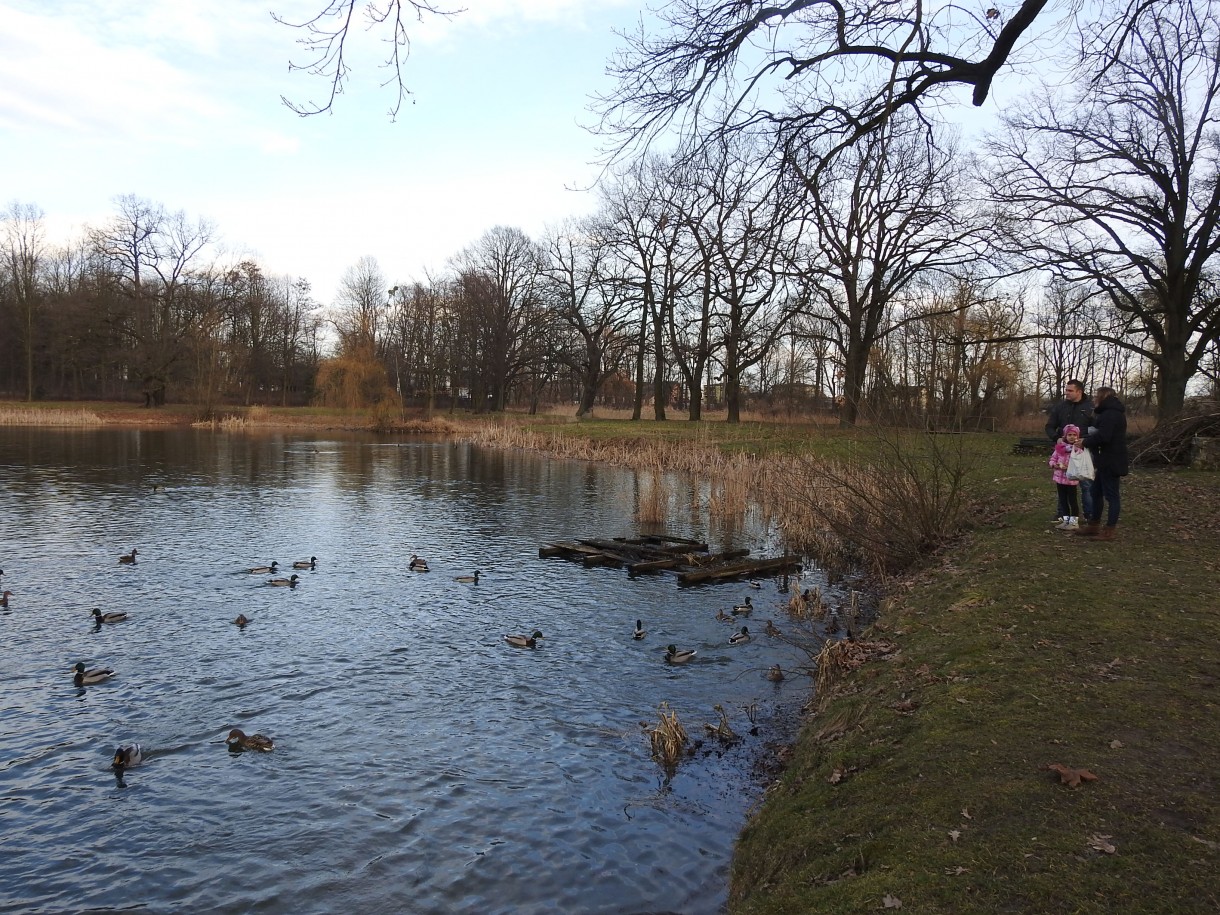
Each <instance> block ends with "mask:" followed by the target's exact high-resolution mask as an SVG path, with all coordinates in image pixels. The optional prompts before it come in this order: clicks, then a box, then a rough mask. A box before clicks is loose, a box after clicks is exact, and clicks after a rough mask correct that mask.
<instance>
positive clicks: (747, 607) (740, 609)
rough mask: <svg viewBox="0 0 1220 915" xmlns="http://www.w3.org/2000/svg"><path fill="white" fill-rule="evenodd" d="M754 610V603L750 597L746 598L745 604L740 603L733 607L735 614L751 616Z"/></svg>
mask: <svg viewBox="0 0 1220 915" xmlns="http://www.w3.org/2000/svg"><path fill="white" fill-rule="evenodd" d="M753 612H754V604H753V603H751V601H750V598H749V597H747V598H746V602H745V603H744V604H738V605H737V606H736V607H734V608H733V616H749V615H750V614H751V613H753Z"/></svg>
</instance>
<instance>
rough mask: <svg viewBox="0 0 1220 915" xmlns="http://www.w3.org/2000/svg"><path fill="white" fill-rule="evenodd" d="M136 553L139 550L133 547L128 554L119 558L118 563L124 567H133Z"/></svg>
mask: <svg viewBox="0 0 1220 915" xmlns="http://www.w3.org/2000/svg"><path fill="white" fill-rule="evenodd" d="M138 552H139V550H137V549H136V548H135V547H134V546H133V547H132V548H131V552H130V553H124V554H123V555H122V556H120V557H119V562H121V563H123V564H124V565H134V564H135V561H136V553H138Z"/></svg>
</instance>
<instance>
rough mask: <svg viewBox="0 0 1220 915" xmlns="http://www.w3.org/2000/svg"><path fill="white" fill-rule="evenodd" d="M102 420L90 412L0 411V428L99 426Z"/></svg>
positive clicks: (12, 409)
mask: <svg viewBox="0 0 1220 915" xmlns="http://www.w3.org/2000/svg"><path fill="white" fill-rule="evenodd" d="M101 424H102V418H101V417H100V416H98V415H97V414H96V413H93V412H92V411H90V410H39V409H37V408H31V409H25V408H22V407H4V408H2V409H0V426H100V425H101Z"/></svg>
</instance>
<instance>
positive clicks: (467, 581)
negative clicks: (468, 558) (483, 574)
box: [453, 569, 479, 585]
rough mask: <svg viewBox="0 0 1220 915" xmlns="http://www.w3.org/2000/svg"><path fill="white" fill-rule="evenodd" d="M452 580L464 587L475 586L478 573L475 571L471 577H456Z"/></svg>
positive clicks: (477, 580) (477, 581)
mask: <svg viewBox="0 0 1220 915" xmlns="http://www.w3.org/2000/svg"><path fill="white" fill-rule="evenodd" d="M453 580H454V581H460V582H461V583H462V584H464V585H477V584H478V583H479V573H478V570H477V569H476V570H475V573H474V574H473V575H458V576H457V577H456V578H454V579H453Z"/></svg>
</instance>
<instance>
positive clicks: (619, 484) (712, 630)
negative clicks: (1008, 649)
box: [0, 428, 808, 913]
mask: <svg viewBox="0 0 1220 915" xmlns="http://www.w3.org/2000/svg"><path fill="white" fill-rule="evenodd" d="M154 486H157V487H164V491H163V492H162V491H154V489H153V487H154ZM638 488H639V487H638V486H637V484H636V480H635V477H634V475H633V474H632V473H630V472H627V471H623V470H619V469H615V468H610V467H604V466H598V465H591V464H586V463H580V462H569V461H551V460H547V459H544V458H540V457H537V456H533V455H526V454H521V453H516V452H504V451H494V450H485V449H481V448H478V447H474V446H470V445H466V444H453V443H450V442H437V441H392V442H386V441H374V440H372V439H368V438H360V437H345V438H341V439H336V438H327V439H314V438H304V437H299V436H295V435H269V436H264V437H248V436H229V435H224V434H216V433H212V432H210V431H194V430H192V431H184V430H155V431H149V430H128V429H103V430H50V429H13V428H0V510H2V511H3V518H4V532H3V535H2V536H0V544H2V545H0V568H3V569H4V570H5V575H4V577H3V587H4V588H8V589H11V590H12V591H13V592H14V594H13V597H12V598H11V601H10V607H9V609H8V610H7V611H0V645H2V646H3V656H4V661H5V667H6V670H5V677H4V682H5V689H4V690H3V691H2V692H0V710H2V714H0V822H2V823H3V835H4V842H3V854H2V855H0V908H3V909H5V910H12V911H23V912H62V911H82V910H86V909H88V910H98V911H108V910H118V909H127V908H145V909H147V910H150V911H173V910H179V911H187V910H191V911H203V910H228V911H261V912H281V911H284V912H287V911H292V912H334V911H344V910H346V911H366V912H376V911H386V912H389V911H397V912H411V913H434V912H435V913H449V912H456V911H468V912H480V913H484V912H487V913H495V912H514V913H522V912H555V911H566V912H616V913H617V912H623V913H628V912H687V913H704V912H714V911H717V910H718V909H720V908H722V906H723V904H724V900H725V896H726V883H727V873H728V864H729V859H730V856H731V852H732V845H733V841H734V838H735V836H736V833H737V832H738V831H739V829H740V828H741V826H742V825H743V823H744V819H745V816H746V814H747V812H748V810H749V808H750V806H751V805H752V804H753V803H755V802H757V801H758V799H759V786H758V779H757V777H756V776H754V775H753V774H752V772H751V763H752V761H753V760H754V759H755V758H756V757H757V755H758V753H759V752H760V749H761V748H762V746H763V745H764V743H765V742H766V741H769V740H776V739H782V738H784V737H786V736H787V735H788V734H790V728H791V724H792V720H793V713H794V711H795V709H797V708H798V707H799V705H800V704H801V702H802V701H803V700H804V699H805V698H807V691H808V679H807V678H804V677H798V676H793V677H790V678H789V679H788V680H786V681H785V682H783V683H781V684H773V683H771V682H768V681H767V680H766V678H765V676H764V674H765V671H766V670H767V668H768V667H770V666H771V665H772V664H775V663H779V664H781V665H783V666H784V667H785V668H787V669H792V668H796V667H798V666H799V665H801V664H807V659H806V657H805V656H804V655H803V654H802V653H801V652H800V651H798V650H796V649H795V648H793V647H791V646H789V645H787V644H786V643H785V642H783V641H781V640H776V639H770V638H766V637H764V636H762V635H761V632H762V630H763V628H764V625H765V620H766V619H767V618H769V617H773V618H775V619H776V621H777V622H778V623H779V624H780V625H781V626H782V627H784V628H785V629H789V628H790V627H791V623H789V622H788V620H787V618H786V616H785V615H784V614H783V612H782V611H781V610H780V609H779V608H780V604H781V603H782V602H783V600H784V595H783V594H782V593H780V591H779V587H778V583H776V582H775V581H766V582H764V583H763V588H762V589H761V590H758V591H749V590H747V589H746V587H745V586H744V585H729V586H723V585H722V586H718V587H706V588H696V589H679V588H678V587H677V586H676V584H675V580H674V578H673V577H672V576H668V575H659V576H655V577H645V578H639V579H635V580H632V579H630V578H629V577H628V576H627V574H626V573H625V572H624V571H622V570H615V569H596V568H595V569H585V568H583V567H582V566H580V565H578V564H573V563H569V562H564V561H561V560H547V561H544V560H540V559H539V558H538V554H537V551H538V547H539V545H540V544H542V543H545V542H548V541H550V540H555V539H567V538H570V537H572V536H595V537H607V536H621V535H631V534H634V533H636V528H635V526H634V525H633V524H632V521H631V518H632V512H633V501H634V499H635V498H636V493H637V491H638ZM668 527H669V529H670V530H671V531H672V532H673V533H676V534H681V535H686V536H696V537H708V538H710V539H711V540H712V541H713V547H714V548H726V547H729V546H742V545H745V546H751V547H752V548H755V549H758V548H760V547H763V546H765V545H766V543H765V540H766V537H765V534H764V533H762V532H758V531H754V532H748V531H747V532H740V531H735V532H732V533H731V535H730V534H726V533H725V532H719V531H715V530H708V529H707V525H706V521H705V520H704V519H703V518H702V517H701V515H700V512H699V510H698V508H697V507H696V508H695V509H693V510H692V511H690V512H689V513H688V514H687V515H686V516H684V517H683V518H682V519H680V520H675V521H673V522H672V523H671V524H670V525H668ZM132 547H136V548H138V550H139V555H138V561H137V563H136V564H135V565H134V566H125V565H120V564H119V562H118V556H119V554H121V553H126V552H128V551H129V550H130V549H131V548H132ZM412 553H418V554H420V555H422V556H425V557H427V559H428V560H429V562H430V565H431V569H432V571H431V572H429V573H428V574H415V573H411V572H409V571H408V570H407V562H408V559H409V557H410V555H411V554H412ZM311 555H312V556H317V557H318V565H317V569H316V570H314V571H302V572H298V573H297V574H299V575H300V576H301V581H300V583H299V585H298V587H296V588H293V589H288V588H276V587H271V586H269V585H267V584H266V580H267V578H268V576H265V575H249V574H246V573H244V572H243V571H242V570H243V569H244V568H248V567H251V566H255V565H262V564H265V563H268V562H270V561H271V560H277V561H278V562H279V563H280V564H281V565H282V566H285V565H287V564H289V563H291V561H292V560H296V559H307V558H308V557H309V556H311ZM476 569H478V570H479V571H480V572H481V573H482V575H481V580H480V582H479V583H478V584H477V585H470V584H463V583H459V582H456V581H454V578H455V576H459V575H466V574H470V573H472V572H473V571H475V570H476ZM287 571H288V572H289V573H290V572H291V570H287ZM747 593H749V594H751V595H752V597H753V600H754V603H755V605H756V606H757V607H759V610H758V611H756V612H755V614H754V617H753V619H751V620H750V621H749V623H750V625H751V629H752V630H755V631H756V632H757V633H758V634H757V635H756V637H755V638H754V640H753V641H752V642H751V643H750V644H748V645H744V646H740V647H729V646H728V645H727V640H728V636H729V634H730V633H731V631H732V627H731V626H729V625H728V624H726V623H723V622H719V621H717V620H716V618H715V614H716V611H717V610H718V609H721V608H727V607H728V606H730V605H731V604H733V603H737V602H740V600H741V599H742V598H743V597H744V596H745V595H746V594H747ZM92 607H101V608H102V609H103V610H125V611H128V612H129V613H130V614H131V619H130V620H129V621H127V622H125V623H120V624H117V625H110V626H103V627H100V628H98V627H95V626H94V625H93V623H92V621H91V617H90V610H91V608H92ZM239 613H243V614H245V615H246V616H247V617H249V618H250V619H251V621H252V622H251V623H250V625H249V626H248V627H247V628H246V629H245V630H239V629H238V628H237V627H236V626H234V625H233V624H232V622H231V621H232V620H233V619H234V618H235V617H236V616H237V614H239ZM637 617H639V618H642V619H643V620H644V623H645V626H646V628H647V630H648V635H647V638H645V639H644V640H643V641H638V642H637V641H633V640H632V638H631V632H632V630H633V628H634V624H635V620H636V618H637ZM535 627H536V628H538V629H541V630H542V631H543V633H544V634H545V636H546V638H545V639H544V640H543V642H542V643H541V644H540V647H539V648H538V649H537V650H535V651H528V650H517V649H513V648H511V647H509V646H507V645H505V644H504V642H503V640H502V636H503V635H504V634H505V633H515V632H529V631H531V630H533V629H534V628H535ZM670 642H673V643H677V644H679V645H680V646H682V647H686V648H695V649H697V650H698V652H699V655H698V658H697V660H696V661H695V662H694V663H692V664H690V665H689V666H685V667H671V666H669V665H666V664H665V663H663V660H662V657H663V653H664V646H665V645H666V644H667V643H670ZM77 661H84V662H85V663H86V664H88V665H89V666H94V665H104V666H109V667H113V668H114V669H115V670H116V671H117V676H115V677H114V678H113V679H112V680H110V681H108V682H106V683H104V684H100V685H97V686H90V687H87V688H85V689H76V688H74V687H73V686H72V680H71V673H70V669H71V667H72V665H73V664H75V663H76V662H77ZM662 702H665V703H668V704H669V706H670V707H672V708H673V709H675V710H676V711H677V712H678V714H679V716H680V717H681V719H682V720H683V722H685V723H686V725H687V727H688V730H690V731H691V736H692V737H696V738H703V737H704V736H705V735H704V734H703V727H702V725H703V723H704V722H714V721H715V720H716V715H715V713H714V712H713V710H712V706H713V705H714V704H716V703H720V704H722V705H723V706H724V708H725V709H726V711H727V712H728V713H729V716H730V721H731V723H732V725H733V727H734V728H735V729H736V730H737V731H738V733H740V734H742V735H743V736H744V738H745V739H744V740H743V741H742V742H741V743H740V744H738V745H736V746H734V747H732V748H729V749H726V750H720V749H719V748H717V747H716V745H715V744H714V742H712V741H710V740H709V741H707V743H705V745H704V748H703V750H702V751H701V752H700V753H698V754H697V755H696V756H695V757H694V758H692V759H690V760H688V761H687V762H686V763H684V764H683V765H682V766H681V767H680V769H679V770H678V773H677V775H676V777H674V778H673V779H672V781H666V779H665V778H664V777H663V774H662V773H661V771H660V770H659V768H658V767H657V765H656V763H654V762H653V761H652V760H651V759H650V758H649V751H648V744H647V739H646V737H645V736H644V734H643V731H642V729H641V727H640V723H641V722H645V721H648V722H655V720H656V717H657V709H658V706H659V704H660V703H662ZM747 711H748V715H747ZM750 716H752V717H753V719H754V725H753V726H755V727H756V728H757V731H758V733H757V734H755V735H751V734H750V733H749V731H750V729H751V727H752V723H751V720H750ZM233 727H241V728H242V729H244V730H246V731H247V732H259V733H263V734H267V735H270V736H272V737H274V739H275V741H276V749H275V751H274V752H273V753H269V754H255V753H249V752H247V753H240V754H231V753H230V752H228V751H227V749H226V747H225V744H224V743H223V738H224V736H225V735H226V734H227V733H228V731H229V729H230V728H233ZM132 741H139V742H140V743H142V744H143V745H144V747H145V749H146V752H147V753H148V755H149V759H148V760H147V762H145V764H144V765H143V766H141V767H139V768H137V769H134V770H132V771H130V772H129V773H128V774H127V775H126V776H125V777H124V778H122V779H117V778H116V777H115V776H114V775H113V774H112V773H111V772H110V771H109V768H108V766H109V762H110V757H111V754H112V753H113V751H114V748H115V746H117V745H118V744H120V743H129V742H132Z"/></svg>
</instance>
